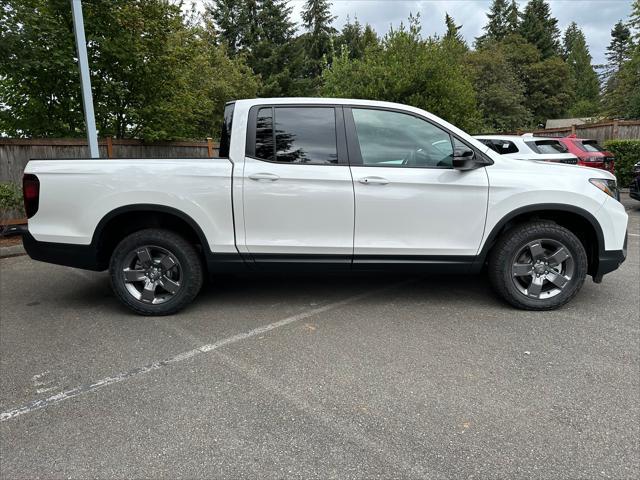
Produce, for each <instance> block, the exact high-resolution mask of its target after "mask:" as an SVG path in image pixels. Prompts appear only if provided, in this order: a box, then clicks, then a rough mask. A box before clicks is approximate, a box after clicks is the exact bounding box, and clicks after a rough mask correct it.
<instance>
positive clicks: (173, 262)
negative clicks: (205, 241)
mask: <svg viewBox="0 0 640 480" xmlns="http://www.w3.org/2000/svg"><path fill="white" fill-rule="evenodd" d="M109 272H110V276H111V287H112V288H113V291H114V292H115V294H116V296H117V297H118V299H119V300H120V301H121V302H122V303H123V304H124V305H125V306H126V307H127V308H129V309H130V310H132V311H134V312H135V313H137V314H139V315H148V316H159V315H171V314H173V313H176V312H179V311H180V310H182V309H183V308H185V307H186V306H187V305H189V303H191V302H192V301H193V299H194V298H195V297H196V296H197V295H198V292H200V288H201V287H202V282H203V277H204V269H203V265H202V261H201V260H200V257H199V256H198V253H197V252H196V249H195V248H194V246H193V245H191V244H190V243H189V242H187V241H186V240H185V239H184V238H183V237H181V236H180V235H178V234H176V233H174V232H171V231H168V230H161V229H155V228H152V229H146V230H140V231H138V232H135V233H132V234H131V235H129V236H127V237H125V238H124V239H123V240H122V241H121V242H120V243H119V244H118V246H116V248H115V250H114V251H113V254H112V255H111V262H110V265H109Z"/></svg>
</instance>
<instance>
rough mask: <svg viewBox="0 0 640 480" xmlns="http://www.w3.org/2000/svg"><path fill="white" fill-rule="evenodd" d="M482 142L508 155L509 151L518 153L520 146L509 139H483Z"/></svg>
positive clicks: (495, 150) (501, 153)
mask: <svg viewBox="0 0 640 480" xmlns="http://www.w3.org/2000/svg"><path fill="white" fill-rule="evenodd" d="M480 141H481V142H482V143H484V144H485V145H486V146H487V147H489V148H490V149H491V150H493V151H494V152H498V153H499V154H500V155H506V154H507V153H518V152H519V150H518V147H516V144H515V143H513V142H510V141H509V140H496V139H491V140H489V139H481V140H480Z"/></svg>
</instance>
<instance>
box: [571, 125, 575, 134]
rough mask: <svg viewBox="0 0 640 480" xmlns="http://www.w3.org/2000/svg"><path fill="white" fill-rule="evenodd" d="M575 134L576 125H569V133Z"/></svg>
mask: <svg viewBox="0 0 640 480" xmlns="http://www.w3.org/2000/svg"><path fill="white" fill-rule="evenodd" d="M575 134H576V126H575V125H571V135H575Z"/></svg>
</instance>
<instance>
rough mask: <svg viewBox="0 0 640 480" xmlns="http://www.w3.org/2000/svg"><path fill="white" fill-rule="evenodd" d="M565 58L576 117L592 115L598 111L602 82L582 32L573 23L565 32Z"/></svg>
mask: <svg viewBox="0 0 640 480" xmlns="http://www.w3.org/2000/svg"><path fill="white" fill-rule="evenodd" d="M563 57H564V59H565V62H566V64H567V66H568V67H569V70H570V71H571V80H572V85H573V91H574V104H573V107H572V108H571V113H572V114H574V115H579V116H585V115H592V114H594V113H595V111H596V110H597V106H596V103H597V100H598V93H599V91H600V82H599V81H598V75H597V74H596V72H595V70H594V68H593V66H592V65H591V54H590V53H589V47H588V46H587V42H586V39H585V37H584V34H583V33H582V30H580V28H578V25H576V23H575V22H572V23H571V24H570V25H569V26H568V27H567V30H566V31H565V34H564V42H563Z"/></svg>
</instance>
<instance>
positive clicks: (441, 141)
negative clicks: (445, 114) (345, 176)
mask: <svg viewBox="0 0 640 480" xmlns="http://www.w3.org/2000/svg"><path fill="white" fill-rule="evenodd" d="M352 112H353V119H354V122H355V125H356V133H357V135H358V142H359V143H360V153H361V154H362V164H363V165H365V166H376V167H422V168H452V160H453V147H452V144H451V137H450V135H449V134H448V133H447V132H445V131H444V130H442V129H440V128H438V127H436V126H435V125H432V124H431V123H429V122H427V121H425V120H422V119H420V118H417V117H414V116H413V115H408V114H404V113H399V112H389V111H384V110H367V109H362V108H354V109H352Z"/></svg>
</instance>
